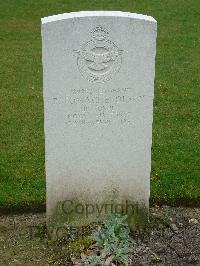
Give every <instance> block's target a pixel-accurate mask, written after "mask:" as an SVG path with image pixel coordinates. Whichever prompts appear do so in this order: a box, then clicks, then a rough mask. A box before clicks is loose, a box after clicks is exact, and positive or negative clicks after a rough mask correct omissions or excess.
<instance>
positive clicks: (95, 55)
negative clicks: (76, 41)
mask: <svg viewBox="0 0 200 266" xmlns="http://www.w3.org/2000/svg"><path fill="white" fill-rule="evenodd" d="M91 33H92V39H91V40H90V41H88V42H86V43H84V44H83V45H82V46H81V49H80V50H75V51H74V52H75V54H76V56H77V66H78V69H79V71H80V73H81V74H82V76H83V77H85V78H86V79H87V80H89V81H91V82H105V81H108V80H110V79H111V78H112V76H113V75H114V74H115V73H116V72H118V71H119V69H120V66H121V61H122V58H121V56H122V50H119V49H118V47H117V45H116V44H115V43H114V42H112V41H111V40H109V38H108V37H109V36H108V31H107V30H106V29H105V28H103V27H102V26H98V27H96V28H95V29H94V30H93V31H92V32H91Z"/></svg>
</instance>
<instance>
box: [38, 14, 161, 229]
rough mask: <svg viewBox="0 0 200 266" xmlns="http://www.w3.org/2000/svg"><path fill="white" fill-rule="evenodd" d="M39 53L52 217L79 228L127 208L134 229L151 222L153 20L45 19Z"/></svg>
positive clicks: (131, 17) (114, 17)
mask: <svg viewBox="0 0 200 266" xmlns="http://www.w3.org/2000/svg"><path fill="white" fill-rule="evenodd" d="M42 50H43V51H42V52H43V82H44V109H45V113H44V114H45V156H46V181H47V215H48V217H54V218H55V219H56V222H57V223H58V220H59V221H60V222H61V223H63V222H65V221H66V219H68V221H69V222H70V223H71V224H73V225H76V224H77V225H79V224H85V223H88V222H90V221H94V220H99V219H102V217H103V216H104V215H105V214H106V213H108V212H110V211H111V212H112V211H117V212H120V211H123V212H127V210H128V212H129V218H130V224H131V223H132V224H134V223H138V222H139V224H140V223H141V221H146V220H147V218H148V206H149V194H150V171H151V143H152V119H153V96H154V68H155V52H156V21H155V20H154V19H153V18H152V17H148V16H144V15H138V14H132V13H123V12H118V11H117V12H108V11H95V12H78V13H68V14H61V15H57V16H51V17H47V18H43V19H42ZM132 205H134V213H133V215H131V214H130V212H131V211H130V210H132ZM58 217H59V218H58ZM66 217H67V218H66Z"/></svg>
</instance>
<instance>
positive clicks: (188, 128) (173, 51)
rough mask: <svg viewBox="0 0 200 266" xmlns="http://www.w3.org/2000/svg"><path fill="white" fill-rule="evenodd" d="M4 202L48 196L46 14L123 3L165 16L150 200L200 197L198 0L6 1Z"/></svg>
mask: <svg viewBox="0 0 200 266" xmlns="http://www.w3.org/2000/svg"><path fill="white" fill-rule="evenodd" d="M0 7H1V11H0V20H1V27H0V36H1V42H0V49H1V60H0V66H1V68H0V73H1V80H0V81H1V83H0V84H1V89H0V93H1V96H0V106H1V133H0V138H1V141H0V143H1V144H0V164H1V168H0V171H1V172H0V208H1V209H8V210H9V209H11V208H14V209H20V208H34V207H35V208H37V207H39V206H44V204H45V175H44V135H43V100H42V65H41V37H40V18H41V17H44V16H49V15H53V14H58V13H64V12H71V11H79V10H122V11H130V12H137V13H143V14H147V15H151V16H153V17H155V18H156V20H157V21H158V39H157V62H156V81H155V101H154V128H153V148H152V182H151V202H152V203H165V204H166V203H167V204H171V205H175V204H180V203H182V204H187V205H193V206H194V205H197V204H198V203H199V202H200V145H199V137H200V108H199V99H200V89H199V87H198V78H199V77H198V69H199V57H198V56H199V53H198V52H199V51H198V48H199V47H198V45H199V39H198V36H199V33H200V32H198V31H199V25H198V22H199V14H198V10H200V2H199V1H197V0H177V1H174V0H168V1H161V0H151V1H150V0H143V1H141V0H135V1H133V0H90V1H89V0H76V1H75V0H41V1H36V0H29V1H27V0H9V1H1V3H0Z"/></svg>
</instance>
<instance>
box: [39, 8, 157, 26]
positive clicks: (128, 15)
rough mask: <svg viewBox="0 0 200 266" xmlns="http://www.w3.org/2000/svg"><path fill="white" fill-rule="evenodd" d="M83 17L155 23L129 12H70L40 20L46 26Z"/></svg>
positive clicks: (151, 19) (149, 17)
mask: <svg viewBox="0 0 200 266" xmlns="http://www.w3.org/2000/svg"><path fill="white" fill-rule="evenodd" d="M83 17H122V18H133V19H139V20H145V21H148V22H154V23H156V20H155V19H154V18H153V17H151V16H147V15H142V14H137V13H130V12H121V11H80V12H71V13H64V14H58V15H54V16H49V17H44V18H42V19H41V20H42V24H46V23H49V22H54V21H60V20H65V19H71V18H83Z"/></svg>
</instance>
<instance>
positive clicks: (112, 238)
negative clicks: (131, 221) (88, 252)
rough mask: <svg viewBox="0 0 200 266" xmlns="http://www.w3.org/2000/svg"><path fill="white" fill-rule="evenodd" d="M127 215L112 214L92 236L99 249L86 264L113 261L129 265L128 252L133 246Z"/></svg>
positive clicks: (94, 264) (92, 265)
mask: <svg viewBox="0 0 200 266" xmlns="http://www.w3.org/2000/svg"><path fill="white" fill-rule="evenodd" d="M126 220H127V216H120V215H118V214H111V215H109V216H108V217H107V219H106V221H105V223H104V224H103V225H102V227H101V228H100V230H99V231H96V232H94V233H93V235H92V236H91V239H92V240H93V241H95V245H96V247H97V250H96V251H95V252H94V253H93V255H92V256H90V257H88V258H87V259H86V261H85V263H84V265H85V266H98V265H111V263H112V262H117V263H121V264H123V265H128V253H129V252H130V251H131V247H132V246H133V240H132V238H131V237H130V235H129V233H130V231H129V228H128V225H127V222H126Z"/></svg>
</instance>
